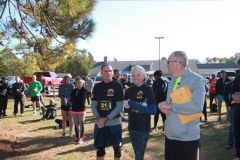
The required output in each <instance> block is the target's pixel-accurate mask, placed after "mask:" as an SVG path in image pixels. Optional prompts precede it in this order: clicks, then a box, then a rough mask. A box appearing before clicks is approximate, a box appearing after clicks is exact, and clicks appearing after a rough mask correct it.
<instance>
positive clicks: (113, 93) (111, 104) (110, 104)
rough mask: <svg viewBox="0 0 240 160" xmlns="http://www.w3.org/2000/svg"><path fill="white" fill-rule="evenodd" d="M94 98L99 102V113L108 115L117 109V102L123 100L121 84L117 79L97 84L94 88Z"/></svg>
mask: <svg viewBox="0 0 240 160" xmlns="http://www.w3.org/2000/svg"><path fill="white" fill-rule="evenodd" d="M93 100H94V101H97V102H98V106H97V110H98V113H99V115H100V116H101V117H107V116H108V115H109V114H110V113H111V112H112V111H113V110H114V109H115V107H116V102H117V101H122V100H123V89H122V86H121V84H120V83H118V82H116V81H112V82H110V83H104V82H100V83H98V84H96V85H95V86H94V88H93ZM117 117H119V115H117ZM117 117H115V118H117Z"/></svg>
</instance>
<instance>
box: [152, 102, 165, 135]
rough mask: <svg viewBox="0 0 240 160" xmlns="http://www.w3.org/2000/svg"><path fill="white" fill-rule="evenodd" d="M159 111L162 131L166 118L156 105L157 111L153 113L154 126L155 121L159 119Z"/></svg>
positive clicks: (155, 124)
mask: <svg viewBox="0 0 240 160" xmlns="http://www.w3.org/2000/svg"><path fill="white" fill-rule="evenodd" d="M160 113H161V117H162V121H163V131H164V122H165V120H166V115H165V114H164V113H162V112H161V111H160V110H159V109H158V106H157V113H156V114H155V115H154V128H157V122H158V120H159V114H160Z"/></svg>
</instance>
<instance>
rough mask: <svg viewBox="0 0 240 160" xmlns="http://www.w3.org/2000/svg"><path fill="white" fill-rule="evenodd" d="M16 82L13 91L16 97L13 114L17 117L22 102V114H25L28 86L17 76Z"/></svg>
mask: <svg viewBox="0 0 240 160" xmlns="http://www.w3.org/2000/svg"><path fill="white" fill-rule="evenodd" d="M15 80H16V82H15V83H14V84H13V86H12V91H13V98H14V111H13V116H14V117H15V116H16V115H17V113H18V104H19V103H20V109H21V115H22V116H23V114H24V108H25V104H24V101H25V91H26V86H25V84H24V83H23V82H21V81H20V77H19V76H16V77H15Z"/></svg>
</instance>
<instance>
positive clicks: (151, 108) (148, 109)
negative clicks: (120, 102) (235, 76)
mask: <svg viewBox="0 0 240 160" xmlns="http://www.w3.org/2000/svg"><path fill="white" fill-rule="evenodd" d="M128 105H129V106H130V107H131V108H133V109H137V110H139V111H140V112H141V113H145V114H149V115H155V114H156V112H157V108H156V104H150V105H147V106H143V105H141V104H138V103H136V102H133V101H128Z"/></svg>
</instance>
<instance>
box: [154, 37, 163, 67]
mask: <svg viewBox="0 0 240 160" xmlns="http://www.w3.org/2000/svg"><path fill="white" fill-rule="evenodd" d="M163 38H164V37H155V39H158V41H159V59H158V60H159V70H160V39H163Z"/></svg>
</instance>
